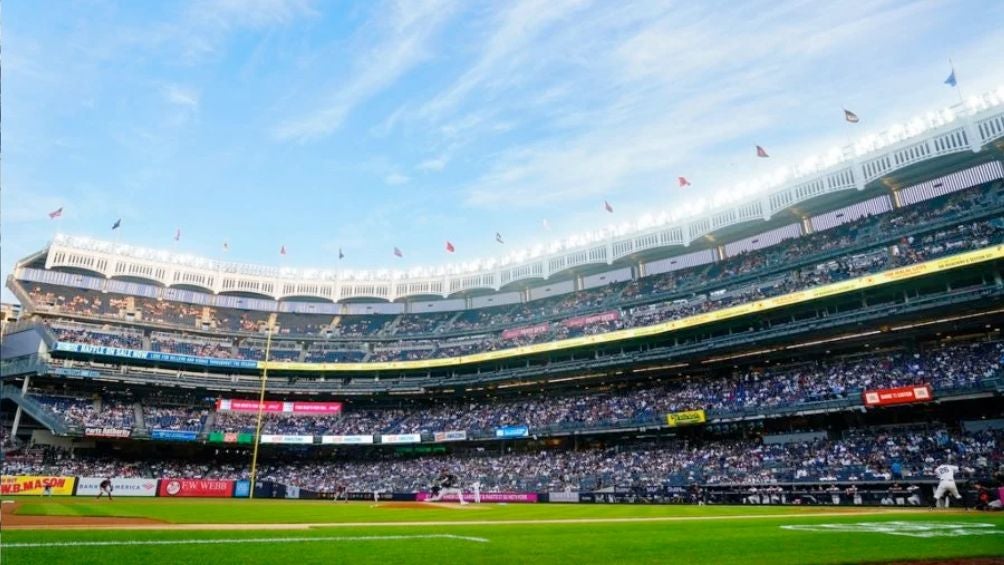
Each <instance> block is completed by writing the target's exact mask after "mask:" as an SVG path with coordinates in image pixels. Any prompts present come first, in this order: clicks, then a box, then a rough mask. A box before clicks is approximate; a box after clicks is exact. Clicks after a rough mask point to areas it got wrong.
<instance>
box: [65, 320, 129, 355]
mask: <svg viewBox="0 0 1004 565" xmlns="http://www.w3.org/2000/svg"><path fill="white" fill-rule="evenodd" d="M49 329H50V330H52V333H53V334H54V335H55V336H56V339H58V340H59V341H65V342H69V343H83V344H88V345H100V346H105V347H120V348H125V349H143V332H141V331H139V330H132V329H129V328H123V327H119V326H110V325H105V326H99V325H96V324H78V323H73V322H61V321H56V322H52V323H50V324H49Z"/></svg>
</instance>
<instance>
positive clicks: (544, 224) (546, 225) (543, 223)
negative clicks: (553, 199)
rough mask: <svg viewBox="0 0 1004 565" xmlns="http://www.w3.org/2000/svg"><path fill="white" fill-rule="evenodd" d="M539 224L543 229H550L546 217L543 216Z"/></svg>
mask: <svg viewBox="0 0 1004 565" xmlns="http://www.w3.org/2000/svg"><path fill="white" fill-rule="evenodd" d="M540 225H541V226H543V227H544V229H545V230H547V231H551V223H550V222H548V221H547V218H544V221H543V222H541V223H540Z"/></svg>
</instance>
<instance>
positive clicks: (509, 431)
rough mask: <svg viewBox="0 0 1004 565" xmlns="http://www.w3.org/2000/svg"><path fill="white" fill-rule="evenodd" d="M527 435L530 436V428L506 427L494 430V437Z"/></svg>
mask: <svg viewBox="0 0 1004 565" xmlns="http://www.w3.org/2000/svg"><path fill="white" fill-rule="evenodd" d="M528 435H530V428H528V427H526V426H507V427H504V428H497V429H496V430H495V437H526V436H528Z"/></svg>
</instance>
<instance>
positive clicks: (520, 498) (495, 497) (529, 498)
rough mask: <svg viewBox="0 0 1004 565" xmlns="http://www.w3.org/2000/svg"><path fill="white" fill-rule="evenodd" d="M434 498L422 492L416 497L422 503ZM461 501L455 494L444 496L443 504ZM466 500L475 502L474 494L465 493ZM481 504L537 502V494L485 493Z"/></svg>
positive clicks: (482, 495)
mask: <svg viewBox="0 0 1004 565" xmlns="http://www.w3.org/2000/svg"><path fill="white" fill-rule="evenodd" d="M430 497H432V494H431V493H428V492H420V493H418V494H417V495H415V500H417V501H419V502H422V501H424V500H427V499H429V498H430ZM458 500H459V499H458V498H457V495H455V494H447V495H445V496H443V499H442V502H457V501H458ZM464 500H465V501H468V500H474V493H473V492H465V493H464ZM481 502H537V493H535V492H483V493H481Z"/></svg>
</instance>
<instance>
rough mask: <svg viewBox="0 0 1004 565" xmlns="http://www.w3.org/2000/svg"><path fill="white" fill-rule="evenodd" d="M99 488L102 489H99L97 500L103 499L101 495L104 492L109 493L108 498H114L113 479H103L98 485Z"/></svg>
mask: <svg viewBox="0 0 1004 565" xmlns="http://www.w3.org/2000/svg"><path fill="white" fill-rule="evenodd" d="M98 488H99V489H100V490H99V491H98V498H97V500H101V495H102V494H107V495H108V500H111V499H112V480H111V479H105V480H103V481H101V484H100V485H98Z"/></svg>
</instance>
